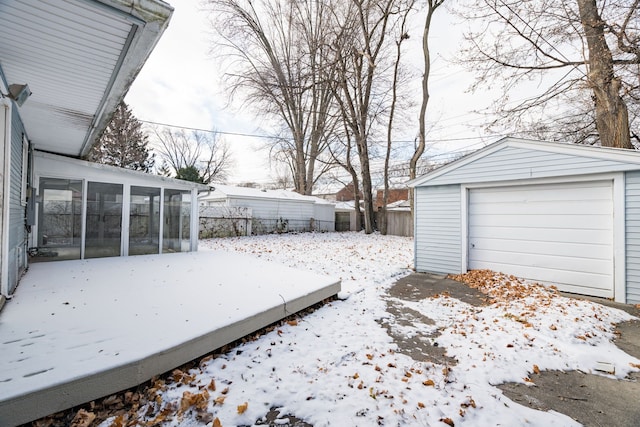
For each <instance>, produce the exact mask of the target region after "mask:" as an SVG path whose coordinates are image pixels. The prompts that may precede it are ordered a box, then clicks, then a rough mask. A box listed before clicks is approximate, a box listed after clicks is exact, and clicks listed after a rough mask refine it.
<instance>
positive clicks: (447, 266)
mask: <svg viewBox="0 0 640 427" xmlns="http://www.w3.org/2000/svg"><path fill="white" fill-rule="evenodd" d="M460 191H461V187H460V185H442V186H435V187H418V188H416V189H415V207H416V212H419V214H418V215H416V220H415V230H414V233H415V252H414V253H415V255H414V256H415V263H414V265H415V268H416V270H417V271H428V272H433V273H462V250H463V249H462V230H461V223H462V221H461V215H462V206H461V195H460Z"/></svg>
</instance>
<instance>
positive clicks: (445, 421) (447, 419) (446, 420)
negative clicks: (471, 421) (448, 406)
mask: <svg viewBox="0 0 640 427" xmlns="http://www.w3.org/2000/svg"><path fill="white" fill-rule="evenodd" d="M440 421H442V422H443V423H445V424H448V425H450V426H451V427H454V426H455V424H454V423H453V420H452V419H451V418H440Z"/></svg>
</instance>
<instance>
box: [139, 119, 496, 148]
mask: <svg viewBox="0 0 640 427" xmlns="http://www.w3.org/2000/svg"><path fill="white" fill-rule="evenodd" d="M138 121H139V122H141V123H146V124H149V125H157V126H166V127H170V128H175V129H184V130H193V131H198V132H208V133H217V134H220V135H231V136H246V137H248V138H266V139H292V138H288V137H281V136H274V135H261V134H255V133H241V132H227V131H221V130H212V129H202V128H195V127H189V126H180V125H172V124H169V123H161V122H154V121H151V120H138ZM495 136H497V137H500V136H503V135H495ZM495 136H493V137H495ZM480 138H483V137H478V136H468V137H460V138H439V139H430V140H429V142H432V143H436V142H456V141H470V140H477V139H480ZM371 142H386V140H372V141H371ZM391 142H392V143H406V144H409V143H411V144H413V143H414V140H412V139H411V140H409V139H406V140H403V139H399V140H393V141H391Z"/></svg>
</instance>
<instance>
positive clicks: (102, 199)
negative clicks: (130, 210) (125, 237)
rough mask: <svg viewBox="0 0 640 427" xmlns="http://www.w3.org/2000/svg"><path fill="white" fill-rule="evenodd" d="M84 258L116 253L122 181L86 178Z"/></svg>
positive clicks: (120, 218) (120, 234)
mask: <svg viewBox="0 0 640 427" xmlns="http://www.w3.org/2000/svg"><path fill="white" fill-rule="evenodd" d="M85 233H86V239H85V245H84V257H85V258H99V257H109V256H119V255H120V245H121V242H120V239H121V236H122V184H108V183H103V182H89V185H88V187H87V225H86V231H85Z"/></svg>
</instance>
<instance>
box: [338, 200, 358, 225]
mask: <svg viewBox="0 0 640 427" xmlns="http://www.w3.org/2000/svg"><path fill="white" fill-rule="evenodd" d="M335 212H336V231H360V230H359V229H358V227H357V222H356V208H355V201H353V200H350V201H348V202H336V207H335ZM360 217H361V218H362V212H360ZM361 224H362V222H361Z"/></svg>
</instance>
